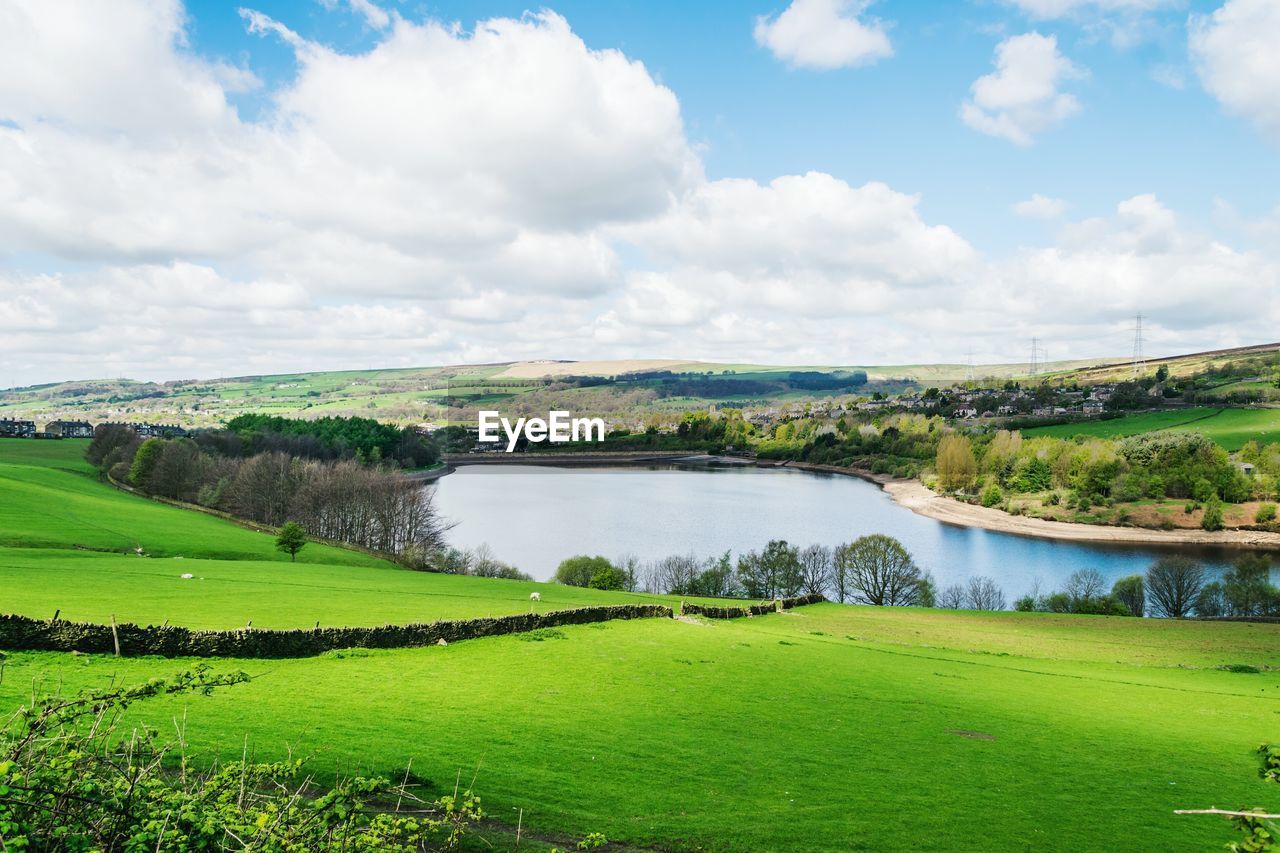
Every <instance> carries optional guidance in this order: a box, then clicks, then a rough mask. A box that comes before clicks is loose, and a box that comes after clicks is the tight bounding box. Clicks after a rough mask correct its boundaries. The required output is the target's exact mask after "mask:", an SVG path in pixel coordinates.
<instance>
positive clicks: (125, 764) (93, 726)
mask: <svg viewBox="0 0 1280 853" xmlns="http://www.w3.org/2000/svg"><path fill="white" fill-rule="evenodd" d="M245 681H248V676H246V675H245V674H244V673H236V674H231V675H217V676H214V675H209V674H208V672H207V670H206V669H204V668H199V669H197V670H195V671H194V672H186V673H182V674H180V675H179V676H177V677H176V678H174V679H173V680H171V681H169V682H165V681H160V680H156V681H151V682H148V683H147V684H143V685H140V686H137V687H127V688H117V689H113V690H104V691H99V692H95V693H84V694H81V695H80V696H79V697H77V698H67V697H64V696H48V697H44V698H42V699H37V700H35V701H34V702H33V703H32V706H31V707H29V708H24V709H23V712H22V713H19V714H17V715H15V716H14V717H13V718H12V719H11V720H10V725H9V726H8V727H7V728H5V729H3V730H0V755H3V756H4V760H3V761H0V794H3V796H0V846H3V847H4V849H6V850H33V851H34V850H162V849H163V850H232V849H236V850H242V849H243V850H337V849H343V850H386V851H403V853H408V851H411V850H426V849H454V848H456V847H457V846H458V844H459V843H460V842H461V841H462V839H463V835H464V833H465V831H466V829H467V828H468V827H469V825H470V824H471V823H473V822H475V821H477V820H479V819H480V818H481V817H483V814H482V812H481V811H480V801H479V799H478V798H477V797H475V796H474V795H472V794H471V792H470V791H467V792H465V793H463V794H461V795H460V796H453V795H450V796H445V797H441V798H440V799H438V800H435V801H428V800H425V799H422V798H421V797H420V796H419V792H418V791H419V790H420V786H418V785H416V784H415V785H409V784H408V780H407V777H406V780H405V783H404V784H401V785H398V786H397V785H393V784H392V783H391V782H389V781H388V780H386V779H378V778H371V779H365V778H342V779H339V780H338V781H337V782H336V783H335V784H334V785H333V787H332V788H330V789H328V790H326V791H315V789H314V782H313V778H312V777H311V776H310V775H308V774H306V773H305V772H304V764H303V762H302V761H298V760H291V761H282V762H278V763H274V764H260V763H255V762H250V761H245V760H241V761H234V762H230V763H227V764H225V765H218V766H215V767H212V768H210V769H208V770H207V771H204V772H183V773H174V772H169V768H168V765H169V764H170V763H171V762H169V761H166V758H169V759H171V758H173V756H174V755H175V754H178V753H179V752H180V750H181V744H179V743H173V742H164V741H162V740H161V739H160V736H159V734H158V732H157V731H156V730H154V729H151V728H147V727H137V726H126V724H125V723H124V717H125V715H126V713H127V712H128V710H129V708H130V707H131V706H132V705H134V704H136V703H138V702H141V701H146V700H149V699H151V698H153V697H163V696H172V695H181V694H209V693H211V692H212V691H214V690H215V689H218V688H221V687H227V686H231V685H235V684H240V683H242V682H245ZM183 763H184V768H185V764H186V762H185V760H184V762H183ZM415 789H418V790H415ZM393 799H394V800H395V801H396V802H397V803H400V802H403V803H404V804H406V805H408V806H409V812H407V813H405V814H399V813H398V812H399V807H398V806H397V808H396V809H395V810H394V811H392V810H389V809H388V808H386V807H385V806H383V804H384V803H385V802H387V801H389V800H393Z"/></svg>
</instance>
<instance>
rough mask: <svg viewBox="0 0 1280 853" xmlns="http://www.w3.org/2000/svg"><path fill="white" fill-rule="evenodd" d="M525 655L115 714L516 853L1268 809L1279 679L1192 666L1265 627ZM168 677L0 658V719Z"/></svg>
mask: <svg viewBox="0 0 1280 853" xmlns="http://www.w3.org/2000/svg"><path fill="white" fill-rule="evenodd" d="M1075 628H1078V629H1079V630H1073V629H1075ZM533 639H535V638H531V637H520V636H511V637H501V638H493V639H487V640H479V641H474V642H468V643H460V644H456V645H453V646H449V647H447V648H431V649H417V650H405V651H394V652H381V651H379V652H369V651H351V652H339V653H331V654H329V655H326V656H323V657H320V658H313V659H308V660H296V661H243V662H237V661H218V662H217V663H216V664H215V666H216V668H217V669H220V670H223V669H244V670H246V671H248V672H250V673H252V674H254V675H255V676H256V678H255V680H254V681H253V683H252V684H250V685H247V686H244V687H242V688H236V689H234V690H230V691H226V692H224V693H221V694H218V695H215V696H213V697H211V698H208V699H205V698H196V699H187V700H183V701H182V702H178V701H165V702H160V703H157V704H154V705H152V706H150V707H149V708H147V709H145V710H144V711H143V712H142V713H144V714H145V716H146V719H147V720H148V721H149V722H151V723H152V724H154V725H158V726H162V727H166V728H167V727H172V725H173V720H175V719H176V718H182V717H185V720H186V731H187V736H188V739H189V741H190V744H191V749H192V750H193V751H194V752H195V753H197V754H199V755H200V756H203V757H205V758H208V757H209V756H211V755H213V754H220V755H222V756H223V757H226V758H231V757H236V756H239V755H240V753H241V751H242V749H243V748H244V746H245V743H246V738H247V739H248V740H247V742H248V744H249V748H250V749H251V750H253V751H254V752H256V754H257V756H258V757H259V758H270V757H276V756H282V755H284V754H286V753H287V752H288V751H292V753H293V754H294V755H299V754H303V755H314V756H315V757H316V763H315V766H316V767H317V768H319V769H321V770H323V771H326V772H328V773H349V772H356V771H359V770H374V771H378V772H384V773H395V772H397V771H400V772H403V769H404V768H405V767H406V765H407V764H408V762H410V761H412V768H413V772H414V773H415V774H417V775H418V776H420V777H424V778H427V779H429V780H431V781H433V782H434V783H435V784H436V785H437V786H438V787H439V788H451V787H452V785H453V783H454V780H455V779H456V778H457V776H458V774H459V773H461V774H462V777H463V779H464V781H466V780H467V779H470V778H471V777H472V776H473V775H474V776H475V777H476V782H475V785H476V788H477V789H478V790H479V791H481V792H482V793H483V795H484V797H485V801H486V807H487V809H488V811H490V813H491V814H493V815H495V816H497V817H499V818H501V819H509V820H511V821H512V822H514V819H515V817H516V815H517V813H518V812H517V810H518V809H520V810H523V821H524V826H525V828H526V831H532V832H535V833H569V834H570V835H576V836H582V835H585V834H586V833H588V832H603V833H604V834H605V835H606V836H608V837H609V838H610V839H613V840H618V841H626V842H629V843H633V844H654V845H661V846H672V847H679V848H691V847H706V848H711V849H741V850H747V849H799V850H815V849H874V850H886V849H912V850H920V849H946V850H979V849H982V850H991V849H1028V848H1029V849H1037V850H1040V849H1057V850H1126V849H1192V848H1204V847H1216V846H1217V845H1219V844H1220V843H1222V842H1223V841H1224V840H1225V839H1226V838H1227V837H1228V834H1229V830H1228V828H1227V827H1226V826H1225V825H1224V824H1222V823H1221V822H1219V821H1217V820H1216V819H1212V818H1190V817H1177V816H1175V815H1173V814H1172V811H1173V809H1175V808H1184V807H1198V806H1205V805H1209V804H1217V805H1220V806H1223V805H1257V804H1264V803H1268V802H1270V801H1271V799H1274V792H1273V791H1268V789H1267V787H1266V786H1265V785H1264V783H1262V782H1261V781H1259V780H1258V778H1257V774H1256V767H1255V763H1254V756H1253V755H1252V754H1251V750H1252V749H1253V748H1254V747H1256V746H1257V745H1258V743H1260V742H1262V741H1263V740H1267V739H1272V740H1274V739H1276V738H1278V737H1280V672H1275V671H1272V672H1266V673H1262V674H1237V673H1232V672H1226V671H1222V670H1218V669H1214V668H1209V667H1211V666H1213V665H1216V664H1219V663H1232V662H1247V661H1255V662H1259V663H1261V662H1263V661H1265V660H1268V659H1270V660H1271V661H1273V662H1274V659H1275V655H1274V650H1275V649H1276V648H1280V629H1277V628H1276V627H1275V626H1252V627H1250V626H1242V625H1199V624H1192V623H1175V622H1158V621H1155V620H1134V619H1131V620H1121V619H1107V618H1102V617H1050V618H1040V617H1038V616H1037V615H1034V614H1032V615H1023V614H1008V613H1006V614H961V613H924V612H921V611H914V610H892V611H887V610H875V609H872V608H853V607H844V606H840V605H835V604H826V605H818V606H815V607H811V608H805V609H803V610H800V611H794V612H791V613H787V614H779V615H774V616H766V617H761V618H757V619H751V620H740V621H736V622H731V623H726V622H717V623H712V624H688V623H682V622H676V621H672V620H645V621H643V622H630V623H609V624H606V625H598V626H578V627H572V628H565V629H562V630H560V631H558V632H553V633H551V634H549V635H541V636H540V637H539V638H537V641H530V640H533ZM183 665H184V664H183V662H180V661H159V660H154V659H152V660H145V659H140V660H131V659H115V658H109V657H93V656H85V657H74V656H71V655H61V654H40V653H12V654H10V656H9V658H8V661H7V665H6V670H5V678H4V681H3V683H0V707H11V706H13V705H15V704H17V703H18V702H19V701H21V700H22V698H23V697H24V696H26V695H28V693H29V691H30V690H31V685H32V683H33V682H40V683H43V684H45V685H50V686H53V685H61V686H63V688H64V689H70V688H72V687H82V686H90V685H93V686H101V685H104V684H107V683H110V682H120V681H136V680H140V679H143V678H147V677H151V676H154V675H158V674H168V673H171V672H173V671H175V670H177V669H180V668H181V667H182V666H183ZM1269 796H1270V799H1269Z"/></svg>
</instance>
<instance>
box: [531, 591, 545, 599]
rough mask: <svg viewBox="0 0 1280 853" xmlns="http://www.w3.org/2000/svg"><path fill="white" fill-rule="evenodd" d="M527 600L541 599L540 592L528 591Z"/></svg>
mask: <svg viewBox="0 0 1280 853" xmlns="http://www.w3.org/2000/svg"><path fill="white" fill-rule="evenodd" d="M529 600H530V601H541V600H542V593H540V592H531V593H529Z"/></svg>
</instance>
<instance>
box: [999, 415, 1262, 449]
mask: <svg viewBox="0 0 1280 853" xmlns="http://www.w3.org/2000/svg"><path fill="white" fill-rule="evenodd" d="M1156 430H1173V431H1176V432H1199V433H1203V434H1204V435H1206V436H1208V437H1209V438H1211V439H1213V440H1214V441H1216V442H1217V443H1218V444H1220V445H1222V447H1224V448H1225V449H1227V450H1230V451H1236V450H1239V449H1240V448H1241V447H1243V446H1244V445H1245V443H1246V442H1249V441H1257V442H1259V443H1263V444H1265V443H1267V442H1276V441H1280V409H1217V408H1203V407H1201V408H1193V409H1177V410H1173V411H1163V412H1144V413H1142V414H1138V415H1127V416H1124V417H1119V418H1111V419H1108V420H1096V421H1082V422H1080V423H1072V424H1055V425H1053V426H1044V427H1034V428H1031V429H1025V430H1023V431H1022V433H1023V435H1026V436H1028V437H1032V436H1038V435H1047V436H1053V437H1054V438H1071V437H1072V436H1076V435H1087V436H1095V437H1099V438H1116V437H1123V436H1128V435H1138V434H1140V433H1144V432H1154V431H1156Z"/></svg>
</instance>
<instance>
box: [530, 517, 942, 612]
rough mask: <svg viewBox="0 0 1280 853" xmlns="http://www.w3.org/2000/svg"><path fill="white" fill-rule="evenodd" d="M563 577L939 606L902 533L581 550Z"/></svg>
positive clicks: (588, 582) (725, 594)
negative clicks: (651, 553) (645, 556)
mask: <svg viewBox="0 0 1280 853" xmlns="http://www.w3.org/2000/svg"><path fill="white" fill-rule="evenodd" d="M555 580H556V581H558V582H559V583H564V584H569V585H571V586H583V587H594V588H597V589H619V590H627V591H631V592H652V593H664V594H671V595H688V596H698V597H705V598H756V599H769V598H790V597H793V596H797V595H804V594H811V593H820V594H823V595H826V596H828V597H829V598H832V599H834V600H836V601H840V602H856V603H860V604H876V605H886V606H888V605H922V606H933V604H934V603H935V599H936V591H935V585H934V581H933V578H932V576H931V575H930V574H929V573H928V572H926V571H923V570H922V569H921V568H920V567H919V566H918V565H916V562H915V560H914V559H913V558H912V556H911V554H910V553H909V552H908V551H907V549H906V548H905V547H903V545H902V543H901V542H899V541H898V540H896V539H894V538H892V537H890V536H884V535H881V534H872V535H869V536H862V537H859V538H858V539H855V540H854V541H852V542H849V543H846V544H843V545H839V546H836V547H834V548H831V547H827V546H825V545H809V546H808V547H804V548H801V547H799V546H797V545H792V544H790V543H788V542H786V541H785V540H782V539H775V540H772V541H770V542H769V543H768V544H766V545H765V546H764V547H763V548H761V549H759V550H753V551H748V552H746V553H744V554H740V555H739V556H738V558H737V560H734V559H733V557H732V555H731V554H730V553H729V552H725V553H724V554H721V555H719V556H715V557H708V558H703V559H699V558H698V557H697V556H695V555H692V554H687V555H685V554H673V555H671V556H668V557H663V558H661V559H659V560H654V561H652V562H647V563H642V562H641V561H640V560H638V559H636V558H635V557H633V556H624V557H622V558H620V559H618V560H616V561H610V560H608V559H606V558H605V557H601V556H588V555H579V556H575V557H570V558H568V559H566V560H564V561H563V562H562V563H561V564H560V566H559V567H558V568H557V569H556V575H555Z"/></svg>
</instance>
